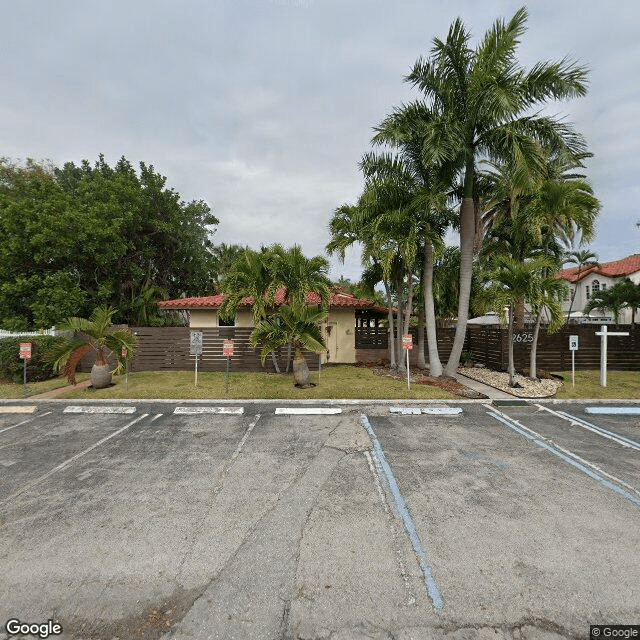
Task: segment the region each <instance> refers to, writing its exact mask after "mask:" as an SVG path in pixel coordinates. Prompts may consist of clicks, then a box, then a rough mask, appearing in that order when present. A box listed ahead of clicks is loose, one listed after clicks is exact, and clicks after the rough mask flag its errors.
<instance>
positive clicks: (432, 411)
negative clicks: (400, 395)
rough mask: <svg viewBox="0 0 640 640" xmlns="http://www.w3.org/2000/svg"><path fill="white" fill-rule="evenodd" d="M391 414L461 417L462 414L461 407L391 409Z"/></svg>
mask: <svg viewBox="0 0 640 640" xmlns="http://www.w3.org/2000/svg"><path fill="white" fill-rule="evenodd" d="M389 413H400V414H402V415H405V416H407V415H414V416H415V415H420V414H422V413H424V414H426V415H429V416H459V415H460V414H461V413H462V408H461V407H389Z"/></svg>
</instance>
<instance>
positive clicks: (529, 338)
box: [513, 332, 533, 342]
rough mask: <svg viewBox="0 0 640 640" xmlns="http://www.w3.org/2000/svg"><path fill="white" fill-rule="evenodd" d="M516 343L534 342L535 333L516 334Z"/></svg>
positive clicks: (514, 339) (514, 337)
mask: <svg viewBox="0 0 640 640" xmlns="http://www.w3.org/2000/svg"><path fill="white" fill-rule="evenodd" d="M513 341H514V342H533V333H528V332H525V333H516V334H514V336H513Z"/></svg>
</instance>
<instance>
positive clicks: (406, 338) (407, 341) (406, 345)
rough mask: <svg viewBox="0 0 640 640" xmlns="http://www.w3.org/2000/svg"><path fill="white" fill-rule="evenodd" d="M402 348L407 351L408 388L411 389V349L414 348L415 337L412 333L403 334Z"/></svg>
mask: <svg viewBox="0 0 640 640" xmlns="http://www.w3.org/2000/svg"><path fill="white" fill-rule="evenodd" d="M402 348H403V349H404V350H405V351H406V352H407V389H409V391H411V382H409V349H413V338H412V337H411V334H410V333H403V334H402Z"/></svg>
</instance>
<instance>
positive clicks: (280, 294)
mask: <svg viewBox="0 0 640 640" xmlns="http://www.w3.org/2000/svg"><path fill="white" fill-rule="evenodd" d="M223 301H224V295H222V294H220V295H215V296H201V297H197V298H178V299H176V300H163V301H161V302H159V303H158V307H159V308H160V309H161V310H167V311H169V310H173V311H183V312H185V313H186V314H187V317H188V319H189V327H190V328H193V329H206V328H215V327H234V326H235V327H252V326H253V314H252V313H251V306H252V304H253V300H252V299H251V298H250V297H247V298H243V300H242V302H241V303H240V306H239V307H238V311H237V313H236V317H235V318H234V319H233V321H232V322H229V321H225V319H223V318H221V317H220V315H219V312H220V307H221V306H222V303H223ZM307 303H308V304H311V305H316V304H320V296H319V295H318V294H316V293H309V294H307ZM282 304H285V290H284V289H278V291H277V292H276V295H275V306H280V305H282ZM386 315H387V308H386V307H381V306H379V305H377V304H376V303H375V302H371V301H370V300H362V299H360V298H356V297H354V296H352V295H351V294H348V293H342V292H334V293H332V294H331V297H330V298H329V315H328V317H327V319H326V321H324V322H323V323H322V326H321V329H322V335H323V337H324V338H325V344H326V345H327V354H326V357H324V358H323V360H324V361H325V362H327V361H328V362H335V363H354V362H356V346H355V333H356V328H357V327H379V326H380V324H379V323H380V321H381V320H382V319H383V318H384V317H386Z"/></svg>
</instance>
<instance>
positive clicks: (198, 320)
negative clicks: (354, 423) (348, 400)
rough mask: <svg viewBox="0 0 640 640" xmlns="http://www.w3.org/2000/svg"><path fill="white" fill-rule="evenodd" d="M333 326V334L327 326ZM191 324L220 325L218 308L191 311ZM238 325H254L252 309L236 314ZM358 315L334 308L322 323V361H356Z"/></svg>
mask: <svg viewBox="0 0 640 640" xmlns="http://www.w3.org/2000/svg"><path fill="white" fill-rule="evenodd" d="M328 325H330V326H331V335H328V334H327V326H328ZM189 326H190V327H193V328H200V329H207V328H211V327H217V326H218V310H217V309H197V310H195V309H194V310H191V311H190V320H189ZM236 326H237V327H252V326H253V316H252V314H251V312H250V311H244V310H240V311H238V314H237V316H236ZM355 326H356V316H355V311H354V310H353V309H332V310H330V311H329V316H328V317H327V321H326V322H323V323H322V327H321V328H322V337H323V338H324V340H325V344H326V345H327V346H328V353H325V354H323V355H322V362H336V363H354V362H355V361H356V342H355V340H356V337H355Z"/></svg>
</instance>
